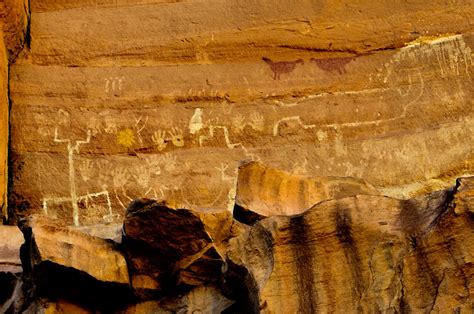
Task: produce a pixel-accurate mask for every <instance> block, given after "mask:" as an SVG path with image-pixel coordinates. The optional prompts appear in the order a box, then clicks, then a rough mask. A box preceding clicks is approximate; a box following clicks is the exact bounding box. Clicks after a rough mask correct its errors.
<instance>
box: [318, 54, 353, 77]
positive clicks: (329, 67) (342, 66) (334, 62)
mask: <svg viewBox="0 0 474 314" xmlns="http://www.w3.org/2000/svg"><path fill="white" fill-rule="evenodd" d="M353 60H355V58H354V57H340V58H321V59H315V58H311V60H310V62H313V63H315V64H316V66H317V67H318V68H320V69H321V70H324V71H326V72H330V73H333V72H337V73H339V74H345V73H347V71H346V65H347V64H348V63H350V62H351V61H353Z"/></svg>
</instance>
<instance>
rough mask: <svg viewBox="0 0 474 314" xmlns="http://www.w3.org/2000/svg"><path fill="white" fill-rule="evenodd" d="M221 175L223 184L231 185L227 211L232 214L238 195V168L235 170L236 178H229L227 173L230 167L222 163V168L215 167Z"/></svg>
mask: <svg viewBox="0 0 474 314" xmlns="http://www.w3.org/2000/svg"><path fill="white" fill-rule="evenodd" d="M215 169H216V170H217V171H219V172H220V174H221V180H222V182H228V183H230V184H231V188H230V189H229V192H228V193H227V210H228V211H230V212H232V211H233V210H234V206H235V196H236V194H237V168H236V169H234V176H229V175H227V174H226V171H227V170H228V169H229V165H226V164H223V163H221V165H220V167H215Z"/></svg>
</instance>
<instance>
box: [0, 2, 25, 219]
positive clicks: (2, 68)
mask: <svg viewBox="0 0 474 314" xmlns="http://www.w3.org/2000/svg"><path fill="white" fill-rule="evenodd" d="M28 4H29V2H28V1H27V0H5V1H2V2H1V3H0V218H2V220H3V217H5V218H7V185H8V183H7V182H8V176H7V174H8V165H7V156H8V142H9V98H8V97H9V89H8V87H9V81H8V80H9V76H8V74H9V68H8V64H9V62H12V61H13V60H14V59H15V57H16V56H17V55H18V54H19V53H20V51H21V49H22V48H23V47H24V45H25V42H26V40H27V30H28V23H29V19H28V16H29V8H28Z"/></svg>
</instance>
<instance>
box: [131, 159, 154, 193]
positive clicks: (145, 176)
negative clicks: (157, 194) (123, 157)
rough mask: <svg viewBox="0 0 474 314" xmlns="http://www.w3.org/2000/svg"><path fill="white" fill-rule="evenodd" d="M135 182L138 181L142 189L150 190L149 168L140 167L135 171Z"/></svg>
mask: <svg viewBox="0 0 474 314" xmlns="http://www.w3.org/2000/svg"><path fill="white" fill-rule="evenodd" d="M133 177H134V178H135V180H136V181H137V183H138V185H140V186H141V187H142V188H148V187H149V185H150V172H149V169H148V168H147V166H145V165H139V166H138V167H137V169H135V174H134V175H133Z"/></svg>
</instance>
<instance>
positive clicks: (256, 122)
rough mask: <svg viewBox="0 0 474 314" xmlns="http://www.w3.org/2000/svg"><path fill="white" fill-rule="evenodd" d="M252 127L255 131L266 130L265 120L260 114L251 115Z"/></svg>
mask: <svg viewBox="0 0 474 314" xmlns="http://www.w3.org/2000/svg"><path fill="white" fill-rule="evenodd" d="M249 124H250V126H251V127H252V129H254V130H255V131H260V132H262V131H263V130H264V129H265V123H264V118H263V116H262V115H261V114H259V113H258V112H254V113H252V114H251V115H250V123H249Z"/></svg>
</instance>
